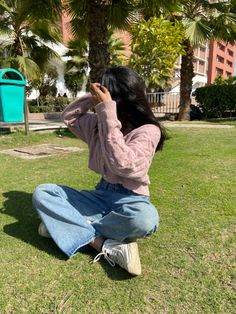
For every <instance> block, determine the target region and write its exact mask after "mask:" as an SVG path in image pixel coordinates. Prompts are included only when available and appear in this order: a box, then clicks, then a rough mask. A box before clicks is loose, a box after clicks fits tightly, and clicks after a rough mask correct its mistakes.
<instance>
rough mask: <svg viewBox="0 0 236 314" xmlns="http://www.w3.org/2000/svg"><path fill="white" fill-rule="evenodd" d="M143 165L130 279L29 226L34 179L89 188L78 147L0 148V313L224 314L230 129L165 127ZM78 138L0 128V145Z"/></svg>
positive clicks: (233, 177) (228, 302)
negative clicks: (145, 220) (143, 225)
mask: <svg viewBox="0 0 236 314" xmlns="http://www.w3.org/2000/svg"><path fill="white" fill-rule="evenodd" d="M169 135H170V138H169V139H168V140H167V142H166V146H165V149H164V151H163V152H162V153H158V154H157V155H156V156H155V159H154V161H153V164H152V167H151V170H150V178H151V182H152V184H151V199H152V201H153V203H154V204H155V205H156V206H157V207H158V209H159V213H160V217H161V221H160V227H159V229H158V232H156V233H155V235H153V236H152V237H150V238H149V239H145V240H144V239H142V240H139V241H138V243H139V248H140V255H141V262H142V267H143V273H142V275H141V276H140V277H136V278H132V277H131V276H129V274H127V273H126V272H125V271H124V270H122V269H121V268H119V267H115V268H112V267H110V266H109V265H108V264H107V263H106V262H104V261H103V262H101V263H96V264H94V265H90V264H89V261H90V260H91V259H92V258H93V257H94V256H95V254H96V253H95V252H94V251H93V250H92V249H91V248H86V249H85V250H84V251H83V253H81V254H78V255H77V256H75V257H74V258H72V259H70V260H66V259H65V256H64V255H63V254H62V253H61V252H60V251H59V250H58V248H57V247H56V246H55V245H54V243H53V242H52V241H51V240H50V239H43V238H40V237H39V236H38V235H37V227H38V224H39V219H38V217H37V215H36V214H35V212H34V211H33V208H32V204H31V197H32V192H33V190H34V188H35V187H36V186H37V185H38V184H40V183H46V182H51V183H58V184H65V185H69V186H72V187H74V188H88V189H92V188H93V187H94V185H95V184H96V182H97V181H98V178H99V176H98V175H97V174H94V173H93V172H92V171H90V170H88V168H87V157H88V153H87V150H86V149H85V150H84V151H83V152H82V153H71V154H64V155H60V156H57V157H48V158H42V159H36V160H23V159H20V158H16V157H10V156H7V155H4V154H0V164H1V165H2V166H1V168H0V169H1V173H0V211H1V220H0V256H1V259H0V267H1V272H0V289H1V290H0V292H1V297H0V313H6V314H9V313H17V314H18V313H32V314H34V313H66V314H67V313H145V314H146V313H158V314H159V313H201V314H202V313H217V314H218V313H222V314H225V313H234V312H235V301H236V300H235V285H234V283H235V277H234V276H235V238H234V236H235V207H236V206H235V205H236V198H235V191H236V158H235V157H236V156H235V155H236V154H235V153H236V151H235V146H236V145H235V144H236V128H233V129H204V128H203V129H199V128H198V129H194V128H193V129H184V128H183V129H181V128H178V129H177V128H176V129H170V130H169ZM36 143H38V144H39V143H58V144H59V143H61V144H63V145H68V146H80V147H84V148H86V146H85V145H84V144H83V143H82V142H81V141H79V140H77V139H75V138H73V137H69V136H68V133H67V132H65V131H63V132H62V137H58V135H57V134H54V133H50V134H36V133H31V134H30V135H29V136H28V137H25V136H24V134H21V133H16V134H13V135H8V136H1V137H0V149H6V148H11V147H16V146H17V147H19V146H25V145H30V144H36Z"/></svg>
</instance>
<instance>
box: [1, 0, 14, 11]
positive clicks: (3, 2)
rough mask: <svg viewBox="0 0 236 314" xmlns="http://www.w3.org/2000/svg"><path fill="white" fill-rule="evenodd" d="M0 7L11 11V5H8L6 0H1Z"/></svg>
mask: <svg viewBox="0 0 236 314" xmlns="http://www.w3.org/2000/svg"><path fill="white" fill-rule="evenodd" d="M0 8H1V9H2V10H3V11H7V12H9V13H10V12H11V11H12V10H11V7H10V6H8V4H7V2H6V1H4V0H0Z"/></svg>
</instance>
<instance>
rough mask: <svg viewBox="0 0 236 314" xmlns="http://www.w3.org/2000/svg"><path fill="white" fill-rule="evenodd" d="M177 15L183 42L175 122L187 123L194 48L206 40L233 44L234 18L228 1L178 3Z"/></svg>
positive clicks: (235, 29)
mask: <svg viewBox="0 0 236 314" xmlns="http://www.w3.org/2000/svg"><path fill="white" fill-rule="evenodd" d="M180 2H181V3H180V6H179V11H178V13H177V14H176V15H175V16H174V18H175V19H178V20H181V22H182V24H183V26H184V28H185V34H186V39H185V41H184V43H183V45H184V49H185V54H184V55H183V56H182V63H181V70H180V112H179V116H178V120H189V119H190V105H191V92H192V79H193V77H194V70H193V69H194V67H193V60H194V58H193V50H194V47H197V46H199V45H201V44H202V43H205V42H206V41H208V40H214V39H220V40H226V41H233V40H236V27H235V22H236V15H235V14H234V13H233V12H232V11H233V10H232V9H233V7H232V6H231V1H227V2H220V3H209V1H206V0H195V1H190V0H187V1H180Z"/></svg>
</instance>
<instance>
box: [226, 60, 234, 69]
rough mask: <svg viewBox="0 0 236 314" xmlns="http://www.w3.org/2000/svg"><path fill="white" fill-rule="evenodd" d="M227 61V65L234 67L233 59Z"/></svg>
mask: <svg viewBox="0 0 236 314" xmlns="http://www.w3.org/2000/svg"><path fill="white" fill-rule="evenodd" d="M226 63H227V65H228V66H229V67H231V68H232V67H233V62H231V61H229V60H226Z"/></svg>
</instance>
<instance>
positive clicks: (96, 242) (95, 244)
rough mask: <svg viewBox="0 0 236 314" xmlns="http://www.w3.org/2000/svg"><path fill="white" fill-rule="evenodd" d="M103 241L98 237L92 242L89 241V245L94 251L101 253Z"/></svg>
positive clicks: (103, 239)
mask: <svg viewBox="0 0 236 314" xmlns="http://www.w3.org/2000/svg"><path fill="white" fill-rule="evenodd" d="M105 240H106V239H105V238H103V237H98V238H95V239H94V240H93V241H91V242H90V243H89V245H90V246H92V247H93V248H94V249H95V250H96V251H98V252H101V251H102V246H103V243H104V242H105Z"/></svg>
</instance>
